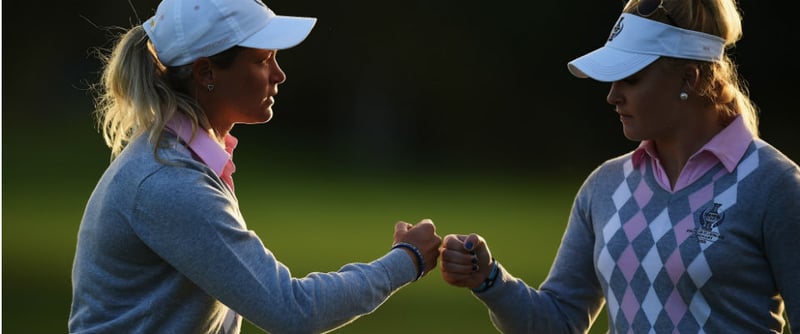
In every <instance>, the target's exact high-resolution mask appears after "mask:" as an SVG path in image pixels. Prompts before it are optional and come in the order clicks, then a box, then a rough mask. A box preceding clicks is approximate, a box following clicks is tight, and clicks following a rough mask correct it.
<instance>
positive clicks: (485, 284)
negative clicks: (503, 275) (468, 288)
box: [472, 258, 500, 293]
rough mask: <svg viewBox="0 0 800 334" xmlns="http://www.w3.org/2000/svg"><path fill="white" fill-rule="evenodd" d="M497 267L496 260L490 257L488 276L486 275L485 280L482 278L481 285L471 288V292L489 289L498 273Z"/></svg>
mask: <svg viewBox="0 0 800 334" xmlns="http://www.w3.org/2000/svg"><path fill="white" fill-rule="evenodd" d="M497 267H498V266H497V260H495V259H494V258H492V271H490V272H489V276H488V277H486V280H484V281H483V282H482V283H481V285H479V286H478V287H477V288H474V289H472V292H478V293H480V292H486V290H489V288H491V287H492V286H494V282H495V281H496V280H497V276H498V274H499V273H500V269H498V268H497Z"/></svg>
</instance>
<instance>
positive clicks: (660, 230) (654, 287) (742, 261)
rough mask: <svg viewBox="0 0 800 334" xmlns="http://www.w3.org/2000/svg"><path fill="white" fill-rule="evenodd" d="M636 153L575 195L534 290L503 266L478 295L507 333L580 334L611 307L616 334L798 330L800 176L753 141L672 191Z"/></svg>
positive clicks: (603, 169) (602, 170)
mask: <svg viewBox="0 0 800 334" xmlns="http://www.w3.org/2000/svg"><path fill="white" fill-rule="evenodd" d="M632 156H633V154H632V153H629V154H626V155H623V156H621V157H618V158H615V159H612V160H609V161H607V162H606V163H604V164H603V165H601V166H600V167H599V168H597V169H596V170H595V171H594V172H593V173H592V174H591V175H590V176H589V177H588V178H587V180H586V181H585V182H584V184H583V185H582V187H581V189H580V191H579V193H578V195H577V196H576V199H575V202H574V205H573V209H572V212H571V215H570V220H569V223H568V226H567V229H566V232H565V234H564V236H563V240H562V244H561V246H560V248H559V251H558V254H557V256H556V260H555V262H554V264H553V267H552V268H551V271H550V273H549V275H548V277H547V279H546V280H545V281H544V282H543V283H542V285H541V287H540V288H539V289H538V290H537V289H534V288H532V287H531V286H529V285H527V284H526V283H525V282H523V281H522V280H521V279H519V278H516V277H514V276H512V275H511V274H510V273H509V272H508V271H506V270H505V268H503V270H502V271H501V277H500V278H499V282H498V283H496V285H495V286H494V287H493V288H492V289H490V290H488V291H487V292H485V293H478V294H476V297H478V298H479V299H480V300H481V301H482V302H483V303H484V304H485V305H486V306H487V307H488V308H489V310H490V316H491V319H492V321H493V322H494V324H495V326H496V327H497V328H498V329H499V330H501V331H502V332H504V333H583V332H586V331H587V330H588V328H589V327H590V326H591V324H592V323H593V322H594V320H595V318H596V317H597V315H598V313H599V312H600V309H601V307H603V305H604V304H605V307H606V311H607V315H608V322H609V332H610V333H766V332H780V331H781V330H782V328H783V327H784V325H785V324H784V321H783V318H782V313H783V311H784V309H785V310H786V312H787V314H788V318H789V323H790V324H791V326H792V331H793V332H795V333H798V332H800V327H798V326H800V247H798V243H800V169H798V166H797V165H796V164H795V163H794V162H792V161H791V160H790V159H788V158H787V157H786V156H784V155H783V154H782V153H780V152H779V151H778V150H776V149H775V148H773V147H772V146H770V145H769V144H767V143H766V142H764V141H762V140H760V139H754V141H753V142H752V143H751V144H750V146H749V148H748V149H747V151H746V152H745V154H744V157H743V158H742V159H741V161H740V162H739V163H738V165H737V167H736V169H735V170H734V171H733V172H728V170H727V169H725V168H724V167H723V165H722V164H718V165H717V166H716V167H714V168H712V169H711V170H710V171H708V172H707V173H706V174H704V176H702V177H701V178H700V179H699V180H697V181H695V182H694V183H692V184H691V185H689V186H687V187H685V188H683V189H680V190H678V191H676V192H669V191H667V190H664V189H663V188H662V187H661V186H659V185H658V183H657V182H656V179H655V177H654V174H653V168H652V164H651V162H650V161H649V160H648V161H645V162H643V163H640V164H638V167H637V168H634V164H633V162H632Z"/></svg>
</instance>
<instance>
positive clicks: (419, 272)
mask: <svg viewBox="0 0 800 334" xmlns="http://www.w3.org/2000/svg"><path fill="white" fill-rule="evenodd" d="M395 248H408V249H410V250H411V251H412V252H414V255H416V256H417V264H418V265H419V268H417V278H415V279H414V280H415V281H416V280H418V279H420V278H421V277H422V275H423V274H424V273H425V260H423V257H422V252H420V251H419V248H417V246H414V245H412V244H410V243H407V242H398V243H396V244H394V246H392V249H395Z"/></svg>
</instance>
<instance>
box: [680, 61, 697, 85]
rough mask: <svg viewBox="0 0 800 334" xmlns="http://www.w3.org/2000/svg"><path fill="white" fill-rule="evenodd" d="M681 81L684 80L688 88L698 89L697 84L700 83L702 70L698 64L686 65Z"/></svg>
mask: <svg viewBox="0 0 800 334" xmlns="http://www.w3.org/2000/svg"><path fill="white" fill-rule="evenodd" d="M681 79H683V82H684V83H686V85H687V86H688V87H687V88H690V89H693V88H694V87H697V84H698V83H699V81H700V68H699V67H698V66H697V64H692V63H689V64H686V65H684V67H683V74H682V78H681Z"/></svg>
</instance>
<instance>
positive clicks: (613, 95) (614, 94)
mask: <svg viewBox="0 0 800 334" xmlns="http://www.w3.org/2000/svg"><path fill="white" fill-rule="evenodd" d="M606 102H608V103H609V104H611V105H618V104H620V103H621V102H622V96H621V95H620V94H619V90H618V89H617V82H616V81H615V82H612V83H611V88H610V89H609V90H608V95H606Z"/></svg>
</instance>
